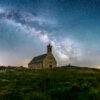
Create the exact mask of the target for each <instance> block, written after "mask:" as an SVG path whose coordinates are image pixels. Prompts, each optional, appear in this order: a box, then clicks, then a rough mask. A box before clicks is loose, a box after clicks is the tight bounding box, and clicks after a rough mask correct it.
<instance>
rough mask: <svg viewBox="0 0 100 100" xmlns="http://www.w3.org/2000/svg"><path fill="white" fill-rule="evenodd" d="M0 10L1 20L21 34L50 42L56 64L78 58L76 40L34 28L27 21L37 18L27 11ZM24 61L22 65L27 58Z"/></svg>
mask: <svg viewBox="0 0 100 100" xmlns="http://www.w3.org/2000/svg"><path fill="white" fill-rule="evenodd" d="M0 11H1V13H0V16H1V17H2V19H1V20H2V21H3V22H5V23H7V24H8V25H11V26H14V27H16V29H20V30H21V32H23V34H27V36H29V37H30V38H31V39H32V38H35V37H36V38H38V39H39V40H37V41H38V42H39V41H40V42H42V43H43V44H45V45H47V44H48V43H51V44H52V45H53V49H54V55H55V56H56V58H57V61H58V65H60V64H68V63H72V61H71V59H70V58H74V59H78V57H79V56H80V54H81V51H80V47H79V46H78V44H77V42H76V41H72V40H71V39H69V38H62V39H61V40H58V39H57V38H56V37H55V36H52V35H50V34H51V33H49V32H48V31H46V30H45V29H44V30H41V29H36V28H35V27H33V26H31V25H30V24H29V23H28V22H31V21H35V20H38V19H34V17H33V15H31V14H29V13H27V14H21V13H20V12H16V11H4V10H0ZM33 19H34V20H33ZM22 20H23V22H22ZM38 21H39V22H43V21H46V20H43V21H42V20H40V19H39V20H38ZM78 51H80V52H78ZM25 59H27V58H25ZM24 61H25V62H24ZM24 61H23V62H22V63H23V65H25V64H27V63H26V62H27V61H29V60H27V61H26V60H24Z"/></svg>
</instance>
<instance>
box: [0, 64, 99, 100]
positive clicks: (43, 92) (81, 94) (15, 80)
mask: <svg viewBox="0 0 100 100" xmlns="http://www.w3.org/2000/svg"><path fill="white" fill-rule="evenodd" d="M0 100H100V70H99V69H89V68H78V67H71V66H70V67H62V68H55V69H44V70H43V69H42V70H35V69H25V68H22V67H20V68H11V67H8V68H4V67H0Z"/></svg>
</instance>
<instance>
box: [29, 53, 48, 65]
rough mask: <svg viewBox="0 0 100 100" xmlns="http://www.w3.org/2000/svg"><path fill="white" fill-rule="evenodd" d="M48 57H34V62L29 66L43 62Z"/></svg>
mask: <svg viewBox="0 0 100 100" xmlns="http://www.w3.org/2000/svg"><path fill="white" fill-rule="evenodd" d="M46 56H47V54H43V55H40V56H37V57H34V58H33V59H32V61H31V62H30V63H29V65H30V64H33V63H38V62H42V61H43V60H44V58H45V57H46Z"/></svg>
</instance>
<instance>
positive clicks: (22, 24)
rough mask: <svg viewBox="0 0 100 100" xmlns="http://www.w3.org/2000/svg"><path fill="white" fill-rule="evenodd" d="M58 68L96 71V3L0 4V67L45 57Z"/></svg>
mask: <svg viewBox="0 0 100 100" xmlns="http://www.w3.org/2000/svg"><path fill="white" fill-rule="evenodd" d="M48 43H51V44H52V45H53V54H54V56H55V57H56V59H57V61H58V65H66V64H69V63H71V64H73V65H78V66H88V67H100V44H99V43H100V0H0V65H5V66H8V65H12V66H20V65H23V66H27V64H28V62H29V61H30V60H31V59H32V58H33V57H34V56H37V55H40V54H43V53H46V46H47V44H48Z"/></svg>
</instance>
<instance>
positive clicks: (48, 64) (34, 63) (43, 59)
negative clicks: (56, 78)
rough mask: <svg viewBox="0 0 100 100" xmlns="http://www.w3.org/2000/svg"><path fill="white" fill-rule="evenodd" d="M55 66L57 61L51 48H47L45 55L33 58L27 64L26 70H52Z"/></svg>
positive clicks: (49, 46)
mask: <svg viewBox="0 0 100 100" xmlns="http://www.w3.org/2000/svg"><path fill="white" fill-rule="evenodd" d="M56 66H57V61H56V59H55V57H54V56H53V54H52V46H51V45H50V44H49V45H48V46H47V53H46V54H43V55H40V56H37V57H34V58H33V59H32V60H31V61H30V63H29V64H28V68H34V69H42V68H54V67H56Z"/></svg>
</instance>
